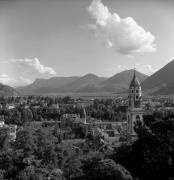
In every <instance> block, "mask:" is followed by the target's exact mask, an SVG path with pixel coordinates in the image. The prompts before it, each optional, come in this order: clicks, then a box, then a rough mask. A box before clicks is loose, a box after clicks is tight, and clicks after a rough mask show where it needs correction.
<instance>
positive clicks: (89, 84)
mask: <svg viewBox="0 0 174 180" xmlns="http://www.w3.org/2000/svg"><path fill="white" fill-rule="evenodd" d="M106 79H107V78H105V77H99V76H96V75H95V74H91V73H89V74H86V75H85V76H83V77H81V78H79V79H77V80H76V81H74V82H72V83H70V84H67V85H66V86H63V87H62V88H61V89H62V91H64V92H96V91H100V83H101V82H103V81H104V80H106Z"/></svg>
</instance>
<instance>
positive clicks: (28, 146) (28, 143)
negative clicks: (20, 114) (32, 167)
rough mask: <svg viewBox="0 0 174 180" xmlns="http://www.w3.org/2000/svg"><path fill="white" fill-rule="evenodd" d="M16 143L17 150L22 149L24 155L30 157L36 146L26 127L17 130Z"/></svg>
mask: <svg viewBox="0 0 174 180" xmlns="http://www.w3.org/2000/svg"><path fill="white" fill-rule="evenodd" d="M14 145H15V148H16V149H17V150H22V152H23V153H24V157H29V156H30V155H31V154H32V153H33V152H34V150H35V148H36V147H35V144H34V140H33V137H32V135H31V133H30V132H29V131H28V130H26V129H22V130H19V131H18V132H17V134H16V141H15V143H14Z"/></svg>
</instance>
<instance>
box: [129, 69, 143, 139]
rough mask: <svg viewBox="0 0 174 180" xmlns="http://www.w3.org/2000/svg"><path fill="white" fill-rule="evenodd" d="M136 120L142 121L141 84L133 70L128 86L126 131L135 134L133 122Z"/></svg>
mask: <svg viewBox="0 0 174 180" xmlns="http://www.w3.org/2000/svg"><path fill="white" fill-rule="evenodd" d="M136 121H142V122H143V109H142V97H141V86H140V82H139V80H138V78H137V77H136V71H135V70H134V75H133V78H132V81H131V83H130V86H129V96H128V111H127V131H128V133H129V134H130V135H132V136H134V135H135V136H136V132H135V131H134V124H135V122H136Z"/></svg>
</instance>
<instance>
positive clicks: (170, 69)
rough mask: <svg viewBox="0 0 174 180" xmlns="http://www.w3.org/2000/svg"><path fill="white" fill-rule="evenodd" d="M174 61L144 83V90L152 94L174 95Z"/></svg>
mask: <svg viewBox="0 0 174 180" xmlns="http://www.w3.org/2000/svg"><path fill="white" fill-rule="evenodd" d="M173 75H174V60H172V61H171V62H169V63H168V64H167V65H165V66H164V67H162V68H161V69H160V70H158V71H157V72H155V73H154V74H152V75H151V76H150V77H148V78H147V79H146V80H144V81H143V83H142V89H144V90H147V91H150V90H151V93H152V94H173V93H174V78H173Z"/></svg>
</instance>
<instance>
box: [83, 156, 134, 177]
mask: <svg viewBox="0 0 174 180" xmlns="http://www.w3.org/2000/svg"><path fill="white" fill-rule="evenodd" d="M82 170H83V173H84V175H85V176H84V179H85V180H98V179H100V180H106V179H107V180H115V179H117V180H133V179H132V176H131V175H130V173H129V172H128V171H127V170H126V169H125V168H123V167H122V166H121V165H119V164H116V163H115V161H113V160H111V159H103V157H102V156H101V154H98V153H94V154H92V156H88V157H87V158H86V159H85V160H82Z"/></svg>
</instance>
